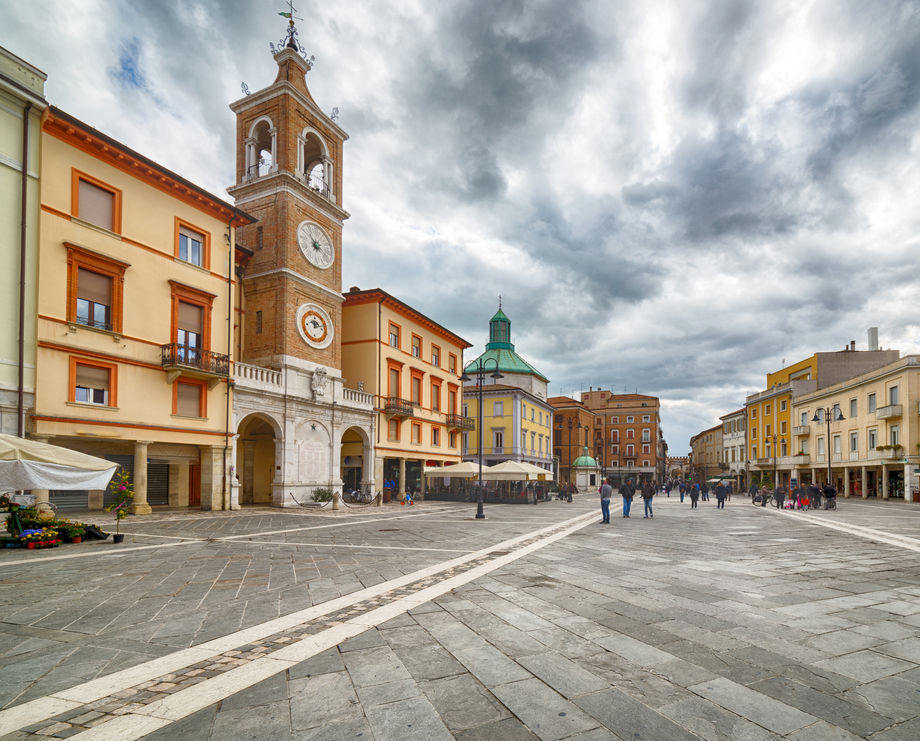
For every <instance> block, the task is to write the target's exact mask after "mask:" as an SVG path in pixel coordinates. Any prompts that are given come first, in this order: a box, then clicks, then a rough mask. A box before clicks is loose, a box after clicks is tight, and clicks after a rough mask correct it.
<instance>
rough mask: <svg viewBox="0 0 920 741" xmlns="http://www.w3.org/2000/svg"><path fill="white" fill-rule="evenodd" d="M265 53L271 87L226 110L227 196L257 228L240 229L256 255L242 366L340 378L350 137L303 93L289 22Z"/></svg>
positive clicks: (305, 66) (246, 298)
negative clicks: (345, 161)
mask: <svg viewBox="0 0 920 741" xmlns="http://www.w3.org/2000/svg"><path fill="white" fill-rule="evenodd" d="M289 17H290V21H289V23H288V28H287V35H286V39H282V42H281V44H280V45H279V47H277V48H276V47H275V46H274V45H271V49H272V56H273V58H274V61H275V63H276V64H277V66H278V72H277V76H276V77H275V81H274V82H273V83H272V84H271V85H269V86H268V87H265V88H262V89H261V90H258V91H255V92H253V93H249V91H248V89H247V88H246V87H245V86H244V87H243V89H244V92H245V93H246V95H245V96H244V97H243V98H240V99H239V100H237V101H236V102H234V103H232V104H231V105H230V109H231V110H232V111H233V112H234V113H235V114H236V183H235V184H234V185H233V186H232V187H230V188H228V189H227V191H228V192H229V193H230V194H231V195H232V196H233V197H234V199H236V204H237V206H239V207H240V208H241V209H243V210H244V211H246V212H247V213H249V214H251V215H252V216H254V217H255V218H256V219H257V222H256V223H255V224H252V225H249V226H246V227H242V228H239V229H237V236H236V238H237V243H239V244H241V245H243V246H245V247H247V248H249V249H251V250H253V252H254V255H253V257H252V260H251V261H250V262H249V264H248V266H247V268H246V273H245V275H244V276H243V279H242V282H243V287H242V292H243V302H242V305H243V311H244V314H243V316H242V326H243V332H242V336H243V338H244V344H243V351H242V357H241V359H242V360H243V361H244V362H247V363H254V364H257V365H262V366H267V367H273V368H280V367H281V366H282V365H284V364H285V363H286V362H287V361H286V360H285V358H290V359H296V360H300V361H307V363H306V364H303V365H305V366H307V367H310V364H315V365H318V366H323V367H325V368H328V369H332V370H333V373H334V374H337V373H338V369H340V368H341V364H342V363H341V356H342V353H341V348H342V345H341V328H342V301H343V300H344V299H343V296H342V225H343V223H344V222H345V219H347V218H348V212H347V211H345V210H344V209H343V208H342V150H343V145H344V142H345V140H346V139H348V134H346V133H345V131H344V130H343V129H342V128H341V127H340V126H339V125H338V124H337V123H336V122H335V120H334V119H333V117H332V116H329V115H327V114H326V113H324V112H323V111H322V110H321V109H320V107H319V106H318V105H317V104H316V101H314V99H313V96H312V95H311V94H310V90H309V89H308V87H307V80H306V77H307V73H309V72H310V70H311V68H312V66H313V61H314V59H313V57H309V58H307V57H306V55H305V54H304V52H303V49H302V47H301V45H300V42H299V41H298V39H297V29H296V27H295V25H294V18H293V15H292V14H289Z"/></svg>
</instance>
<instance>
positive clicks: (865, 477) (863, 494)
mask: <svg viewBox="0 0 920 741" xmlns="http://www.w3.org/2000/svg"><path fill="white" fill-rule="evenodd" d="M868 483H869V476H868V474H867V473H866V467H865V466H862V491H861V492H860V496H861V497H862V498H863V499H865V498H866V497H867V496H869V492H868V491H866V487H867V485H868Z"/></svg>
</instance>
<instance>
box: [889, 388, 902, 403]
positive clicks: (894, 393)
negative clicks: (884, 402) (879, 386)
mask: <svg viewBox="0 0 920 741" xmlns="http://www.w3.org/2000/svg"><path fill="white" fill-rule="evenodd" d="M898 398H899V394H898V387H897V386H892V387H891V388H889V389H888V403H889V404H899V403H900V402H899V401H898Z"/></svg>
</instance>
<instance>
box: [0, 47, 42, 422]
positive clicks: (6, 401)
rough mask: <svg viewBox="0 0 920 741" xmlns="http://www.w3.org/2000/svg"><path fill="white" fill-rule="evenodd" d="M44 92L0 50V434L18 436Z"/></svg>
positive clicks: (30, 315) (27, 69)
mask: <svg viewBox="0 0 920 741" xmlns="http://www.w3.org/2000/svg"><path fill="white" fill-rule="evenodd" d="M44 89H45V74H44V72H42V71H41V70H39V69H36V68H35V67H33V66H32V65H31V64H29V63H28V62H26V61H25V60H24V59H20V58H19V57H17V56H16V55H15V54H12V53H11V52H8V51H7V50H6V49H4V48H2V47H0V317H3V321H0V432H3V433H7V434H12V435H20V436H21V435H23V434H24V433H25V432H26V430H27V421H28V416H29V415H30V414H31V412H32V407H33V405H34V400H35V286H36V267H37V263H38V222H39V173H40V169H41V117H42V111H44V110H45V107H46V106H47V103H46V102H45V99H44V97H43V96H44Z"/></svg>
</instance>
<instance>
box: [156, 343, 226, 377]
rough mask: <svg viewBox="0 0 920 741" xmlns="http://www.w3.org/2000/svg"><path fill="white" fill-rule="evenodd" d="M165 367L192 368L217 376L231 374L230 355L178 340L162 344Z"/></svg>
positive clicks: (162, 360) (161, 350) (161, 351)
mask: <svg viewBox="0 0 920 741" xmlns="http://www.w3.org/2000/svg"><path fill="white" fill-rule="evenodd" d="M160 357H161V363H162V365H163V367H164V368H191V369H193V370H197V371H201V372H203V373H209V374H213V375H215V376H229V375H230V356H229V355H224V354H222V353H219V352H211V351H210V350H201V349H199V348H197V347H187V346H186V345H180V344H179V343H178V342H171V343H169V344H168V345H161V346H160Z"/></svg>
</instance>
